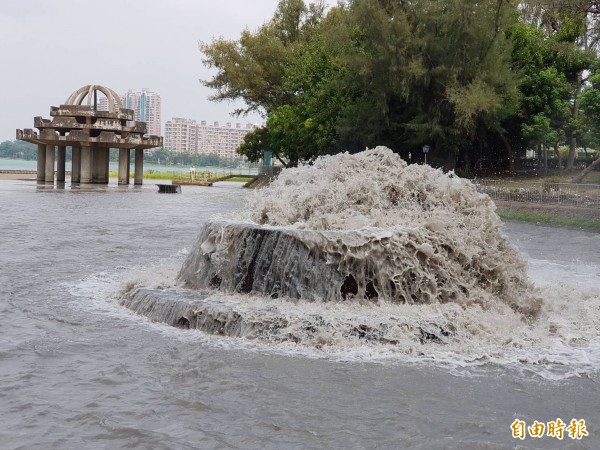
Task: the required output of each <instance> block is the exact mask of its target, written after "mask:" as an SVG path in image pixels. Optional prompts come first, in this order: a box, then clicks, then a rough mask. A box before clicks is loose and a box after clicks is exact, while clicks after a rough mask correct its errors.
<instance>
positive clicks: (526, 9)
mask: <svg viewBox="0 0 600 450" xmlns="http://www.w3.org/2000/svg"><path fill="white" fill-rule="evenodd" d="M599 15H600V8H599V4H597V3H596V2H592V1H586V0H572V1H571V0H569V1H567V0H529V1H525V2H521V3H517V2H513V1H509V0H481V1H477V2H473V1H471V0H443V1H442V0H395V1H393V0H347V1H346V2H340V3H339V4H338V6H335V7H332V8H330V9H329V10H326V9H325V7H324V5H323V3H321V2H317V3H310V4H306V3H305V2H304V1H302V0H281V1H280V2H279V4H278V7H277V9H276V11H275V12H274V14H273V17H272V18H271V19H270V20H268V21H266V22H265V23H264V24H263V25H262V26H261V27H259V28H258V29H257V30H253V31H251V30H248V29H246V30H244V31H242V33H241V36H240V38H239V39H238V40H225V39H215V40H213V41H212V42H210V43H202V44H201V46H200V50H201V51H202V53H203V55H204V62H205V63H206V64H207V65H208V66H209V67H212V68H214V69H215V71H216V73H215V75H214V76H213V77H212V78H211V79H209V80H205V81H204V83H205V85H206V86H208V87H210V88H212V89H214V92H215V94H214V95H213V97H212V99H213V100H215V101H222V100H243V101H244V102H245V104H246V107H245V108H242V109H240V110H238V111H236V114H245V113H248V112H251V111H257V112H259V113H261V114H262V115H263V116H264V117H265V119H266V123H265V126H264V127H262V128H259V129H257V130H255V131H254V132H252V133H250V134H249V135H248V136H247V137H246V139H245V141H244V143H243V144H242V145H241V146H240V148H239V152H240V153H242V154H244V155H246V156H247V157H248V158H249V159H250V160H252V161H257V160H258V159H260V157H261V156H262V151H263V150H266V149H268V150H270V151H272V152H273V154H274V155H275V157H277V158H279V159H280V160H281V161H282V162H284V163H285V164H288V165H295V164H297V163H298V162H299V161H307V160H311V159H312V158H314V157H316V156H319V155H322V154H326V153H336V152H340V151H346V150H348V151H358V150H362V149H364V148H365V147H370V146H374V145H386V146H388V147H390V148H392V149H393V150H394V151H396V152H398V153H400V154H402V156H403V157H404V158H405V159H408V158H409V156H412V155H414V156H416V155H419V157H420V155H421V152H420V148H421V146H422V145H424V144H428V145H430V146H431V147H432V152H433V157H434V159H435V160H436V161H437V163H438V164H444V165H446V166H447V167H449V168H453V167H455V166H456V165H458V166H459V167H462V168H463V169H464V170H466V171H469V170H470V169H471V168H472V167H474V166H476V165H477V164H478V163H481V162H482V161H488V162H493V163H494V164H495V165H497V166H502V167H507V168H508V167H512V164H513V162H514V159H515V158H516V157H518V156H522V155H523V154H524V152H525V150H526V149H528V148H558V146H559V145H569V146H570V147H571V151H570V153H569V157H568V161H567V163H568V164H569V165H570V166H572V165H573V160H574V157H575V148H576V146H577V142H578V140H579V142H585V143H590V144H591V143H594V145H596V143H599V144H600V142H598V139H599V136H600V130H599V129H597V127H596V126H595V125H594V123H598V122H597V118H598V111H599V110H600V109H596V108H600V107H599V106H598V104H599V102H600V94H599V93H598V89H600V83H598V82H596V81H597V78H598V75H597V73H599V72H600V71H599V70H598V69H597V68H598V67H600V66H599V65H598V61H597V60H598V56H597V53H596V47H597V44H598V41H599V40H600V33H599V32H598V31H599V27H598V26H597V16H599ZM588 74H593V76H594V77H595V78H593V79H592V78H590V79H589V80H588V79H587V78H586V77H587V75H588Z"/></svg>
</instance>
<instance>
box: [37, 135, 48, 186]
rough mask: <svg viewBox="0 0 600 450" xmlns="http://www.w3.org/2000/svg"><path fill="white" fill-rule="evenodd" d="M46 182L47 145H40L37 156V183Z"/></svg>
mask: <svg viewBox="0 0 600 450" xmlns="http://www.w3.org/2000/svg"><path fill="white" fill-rule="evenodd" d="M44 181H46V144H38V154H37V182H38V183H43V182H44Z"/></svg>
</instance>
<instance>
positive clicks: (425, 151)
mask: <svg viewBox="0 0 600 450" xmlns="http://www.w3.org/2000/svg"><path fill="white" fill-rule="evenodd" d="M429 149H430V147H429V145H427V144H425V145H424V146H423V154H424V155H425V164H427V153H429Z"/></svg>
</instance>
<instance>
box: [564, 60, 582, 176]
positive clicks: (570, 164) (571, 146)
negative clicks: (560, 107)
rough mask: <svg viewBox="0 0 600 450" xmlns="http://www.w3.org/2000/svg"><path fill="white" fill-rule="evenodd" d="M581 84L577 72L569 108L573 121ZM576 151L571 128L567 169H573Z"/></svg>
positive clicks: (576, 111)
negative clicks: (575, 85) (571, 105)
mask: <svg viewBox="0 0 600 450" xmlns="http://www.w3.org/2000/svg"><path fill="white" fill-rule="evenodd" d="M582 86H583V72H579V73H578V74H577V89H576V90H575V95H574V96H573V107H572V109H571V111H572V113H573V122H577V118H578V117H579V100H578V98H577V97H578V96H579V93H580V92H581V87H582ZM576 152H577V130H571V135H570V138H569V157H568V158H567V170H568V169H573V168H574V166H575V164H574V163H575V154H576Z"/></svg>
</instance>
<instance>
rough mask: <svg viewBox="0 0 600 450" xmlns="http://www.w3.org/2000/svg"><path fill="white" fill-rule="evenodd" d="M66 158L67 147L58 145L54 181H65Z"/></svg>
mask: <svg viewBox="0 0 600 450" xmlns="http://www.w3.org/2000/svg"><path fill="white" fill-rule="evenodd" d="M66 159H67V147H65V146H64V145H59V146H58V150H57V151H56V166H57V167H56V182H57V183H64V182H65V163H66Z"/></svg>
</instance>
